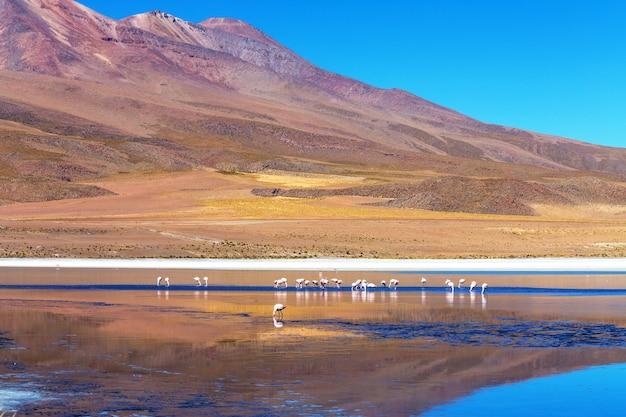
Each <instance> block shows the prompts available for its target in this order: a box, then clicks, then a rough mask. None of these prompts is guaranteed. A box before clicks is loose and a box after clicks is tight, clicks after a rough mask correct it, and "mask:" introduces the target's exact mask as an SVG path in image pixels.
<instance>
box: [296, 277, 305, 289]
mask: <svg viewBox="0 0 626 417" xmlns="http://www.w3.org/2000/svg"><path fill="white" fill-rule="evenodd" d="M303 284H304V278H298V279H296V288H302V286H303Z"/></svg>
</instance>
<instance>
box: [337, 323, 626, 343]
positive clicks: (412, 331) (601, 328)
mask: <svg viewBox="0 0 626 417" xmlns="http://www.w3.org/2000/svg"><path fill="white" fill-rule="evenodd" d="M336 324H337V325H339V326H340V327H342V328H343V329H345V330H349V331H352V332H354V333H357V334H363V335H367V336H372V337H377V338H383V339H417V338H428V339H435V340H437V341H439V342H442V343H446V344H450V345H453V346H461V345H476V346H484V345H490V346H501V347H524V348H559V347H590V346H598V347H626V329H625V328H621V327H618V326H615V325H612V324H606V323H585V322H577V321H548V320H531V321H528V320H519V319H511V318H507V319H502V320H496V321H495V322H480V321H470V322H412V321H403V322H399V323H351V322H337V323H336Z"/></svg>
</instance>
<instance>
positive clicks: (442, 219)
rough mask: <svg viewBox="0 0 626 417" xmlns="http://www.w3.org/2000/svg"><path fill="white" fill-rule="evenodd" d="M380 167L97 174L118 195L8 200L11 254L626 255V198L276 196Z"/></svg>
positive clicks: (356, 180)
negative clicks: (444, 201)
mask: <svg viewBox="0 0 626 417" xmlns="http://www.w3.org/2000/svg"><path fill="white" fill-rule="evenodd" d="M373 178H374V177H373V176H372V175H371V173H365V174H364V175H363V176H359V175H358V174H354V173H352V174H350V175H345V176H344V175H335V174H298V173H293V172H292V173H289V172H284V171H283V172H281V171H264V172H263V173H261V174H259V173H256V174H254V173H237V172H222V171H218V170H211V169H196V170H185V171H178V172H167V173H165V172H154V173H148V174H146V173H142V174H133V173H128V174H118V175H115V176H112V177H108V178H106V179H99V180H93V181H92V182H90V184H93V185H97V186H98V187H101V188H104V189H106V190H109V191H110V192H111V194H110V195H105V196H98V197H91V198H76V199H65V200H57V201H45V202H34V203H15V204H9V205H4V206H2V207H0V256H1V257H5V258H7V257H17V258H25V257H62V258H227V259H240V258H255V259H265V258H267V259H282V258H285V259H293V258H315V257H339V258H375V259H377V258H378V259H383V258H385V259H428V258H434V259H446V258H450V259H453V258H461V259H471V258H527V257H623V256H625V255H626V207H623V206H611V205H602V204H588V205H583V204H579V205H576V206H565V205H563V206H558V205H544V206H538V205H535V206H534V207H533V209H534V210H535V211H536V212H537V215H535V216H510V215H486V214H472V213H451V212H436V211H429V210H419V209H404V208H393V207H388V206H380V205H378V206H377V205H374V204H372V203H377V202H381V200H382V199H377V198H371V197H355V196H340V195H337V196H327V197H319V198H292V197H281V196H277V197H271V196H270V197H267V196H259V195H255V194H254V193H253V192H252V190H254V189H259V188H265V189H272V188H289V189H298V188H302V189H306V188H316V189H319V188H325V189H332V188H333V187H336V188H341V187H347V186H353V185H359V184H367V183H371V182H372V181H375V180H374V179H373Z"/></svg>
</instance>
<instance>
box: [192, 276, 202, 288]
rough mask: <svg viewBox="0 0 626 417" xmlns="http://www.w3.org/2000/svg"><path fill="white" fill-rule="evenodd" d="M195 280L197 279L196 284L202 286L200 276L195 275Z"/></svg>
mask: <svg viewBox="0 0 626 417" xmlns="http://www.w3.org/2000/svg"><path fill="white" fill-rule="evenodd" d="M193 280H194V281H196V286H198V287H199V286H200V277H193Z"/></svg>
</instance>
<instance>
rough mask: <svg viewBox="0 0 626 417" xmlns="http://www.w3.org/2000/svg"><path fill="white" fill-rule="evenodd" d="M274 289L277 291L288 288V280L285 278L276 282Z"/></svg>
mask: <svg viewBox="0 0 626 417" xmlns="http://www.w3.org/2000/svg"><path fill="white" fill-rule="evenodd" d="M274 288H276V289H279V288H287V278H285V277H283V278H279V279H276V280H274Z"/></svg>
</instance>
